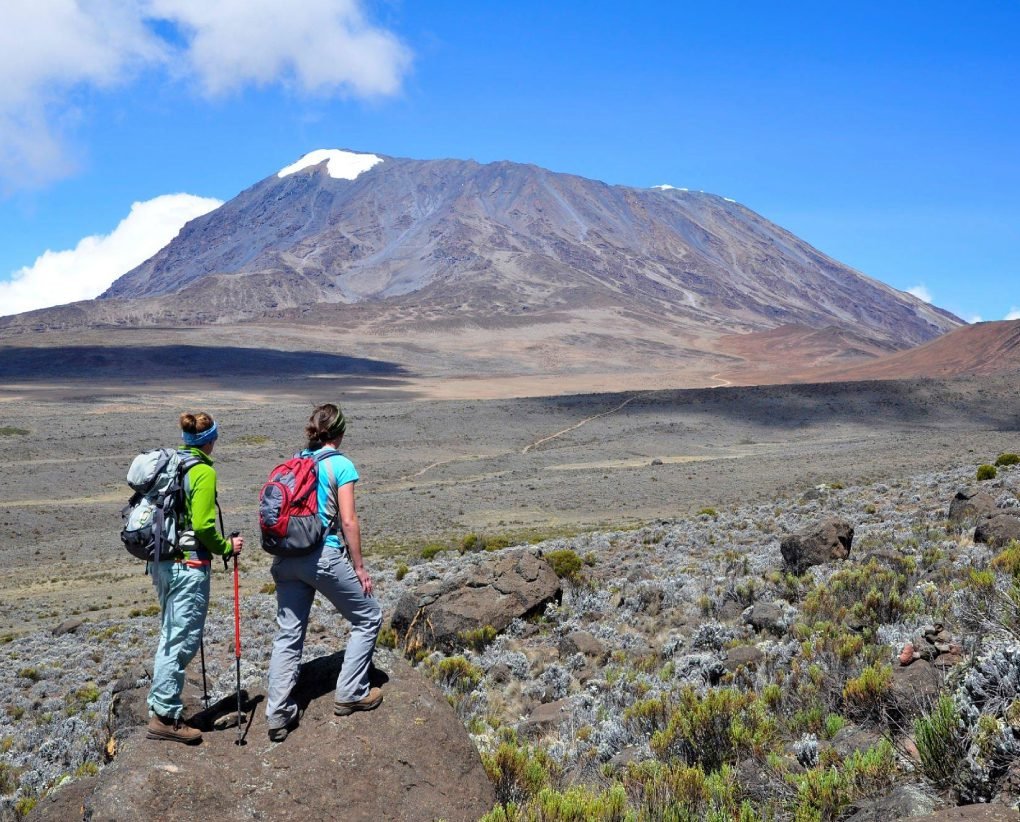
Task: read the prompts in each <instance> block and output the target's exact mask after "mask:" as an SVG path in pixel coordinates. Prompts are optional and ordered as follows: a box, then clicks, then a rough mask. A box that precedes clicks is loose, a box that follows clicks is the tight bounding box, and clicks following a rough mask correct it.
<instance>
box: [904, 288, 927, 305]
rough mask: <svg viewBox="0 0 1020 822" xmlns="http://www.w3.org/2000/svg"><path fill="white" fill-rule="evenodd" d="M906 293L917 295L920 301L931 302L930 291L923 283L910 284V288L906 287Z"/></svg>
mask: <svg viewBox="0 0 1020 822" xmlns="http://www.w3.org/2000/svg"><path fill="white" fill-rule="evenodd" d="M907 293H908V294H913V295H914V296H915V297H917V299H919V300H921V301H922V302H926V303H930V302H931V292H930V291H929V290H928V288H927V286H924V285H915V286H912V287H911V288H908V289H907Z"/></svg>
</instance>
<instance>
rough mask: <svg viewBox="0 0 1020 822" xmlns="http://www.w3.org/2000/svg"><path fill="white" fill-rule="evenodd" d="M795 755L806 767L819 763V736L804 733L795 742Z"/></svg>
mask: <svg viewBox="0 0 1020 822" xmlns="http://www.w3.org/2000/svg"><path fill="white" fill-rule="evenodd" d="M793 755H794V756H796V757H797V761H798V762H799V763H800V764H801V765H803V766H804V767H805V768H813V767H815V765H817V764H818V737H817V736H815V735H814V734H804V736H802V737H801V738H800V739H798V740H797V741H796V742H794V743H793Z"/></svg>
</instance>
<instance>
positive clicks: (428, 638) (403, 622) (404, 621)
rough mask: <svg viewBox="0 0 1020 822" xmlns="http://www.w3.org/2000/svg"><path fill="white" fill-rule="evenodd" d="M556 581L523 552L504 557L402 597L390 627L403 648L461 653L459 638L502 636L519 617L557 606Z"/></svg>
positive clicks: (548, 569) (544, 565) (542, 563)
mask: <svg viewBox="0 0 1020 822" xmlns="http://www.w3.org/2000/svg"><path fill="white" fill-rule="evenodd" d="M561 593H562V591H561V588H560V581H559V578H558V577H557V576H556V574H555V573H554V572H553V570H552V568H551V567H550V565H549V563H548V562H546V561H545V560H543V559H541V558H540V557H538V556H537V555H536V554H535V553H534V552H532V551H528V550H520V551H508V552H506V553H504V554H502V555H501V556H499V557H498V558H496V559H493V560H490V561H487V562H483V563H481V564H479V565H477V566H475V567H473V568H472V569H471V570H470V571H469V572H468V573H467V574H464V575H461V576H459V577H456V578H454V579H449V580H444V581H440V582H430V583H426V584H425V585H423V586H421V587H420V588H417V589H415V590H413V591H408V592H407V593H405V594H404V595H403V596H402V597H401V598H400V601H399V602H398V603H397V607H396V609H395V610H394V613H393V617H392V618H391V620H390V624H391V626H392V627H393V629H394V630H395V631H396V632H397V635H398V636H399V637H400V639H401V641H402V642H403V644H404V647H405V648H415V647H425V648H439V649H441V650H444V651H447V652H451V651H454V650H456V649H458V648H461V647H463V645H464V640H463V638H462V637H463V634H464V633H465V632H467V631H474V630H477V629H479V628H482V627H485V626H487V625H489V626H492V627H493V628H495V629H496V630H497V631H502V630H503V629H504V628H506V627H507V625H509V624H510V622H511V621H512V620H514V619H517V618H519V617H524V616H527V615H529V614H532V613H535V612H537V611H539V610H541V609H542V608H544V607H545V606H546V604H547V603H549V602H552V601H554V600H559V598H560V595H561Z"/></svg>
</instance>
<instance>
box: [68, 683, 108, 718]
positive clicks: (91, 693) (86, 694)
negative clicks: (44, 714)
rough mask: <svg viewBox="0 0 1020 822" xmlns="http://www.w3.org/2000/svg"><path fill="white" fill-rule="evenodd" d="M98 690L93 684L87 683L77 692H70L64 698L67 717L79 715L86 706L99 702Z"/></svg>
mask: <svg viewBox="0 0 1020 822" xmlns="http://www.w3.org/2000/svg"><path fill="white" fill-rule="evenodd" d="M99 696H100V690H99V687H98V686H97V685H96V683H95V682H87V683H86V684H85V685H82V686H81V687H80V688H79V689H78V690H77V691H72V692H71V693H69V694H68V695H67V696H66V697H65V698H64V703H65V706H66V707H65V709H64V710H65V711H66V713H67V715H68V716H74V715H75V714H79V713H81V712H82V711H83V710H84V709H85V706H86V705H91V704H92V703H93V702H97V701H98V700H99Z"/></svg>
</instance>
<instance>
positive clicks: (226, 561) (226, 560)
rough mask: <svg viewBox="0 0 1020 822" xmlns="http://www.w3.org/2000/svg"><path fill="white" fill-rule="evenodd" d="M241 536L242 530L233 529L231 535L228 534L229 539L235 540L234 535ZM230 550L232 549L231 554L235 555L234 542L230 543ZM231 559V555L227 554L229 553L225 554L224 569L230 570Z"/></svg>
mask: <svg viewBox="0 0 1020 822" xmlns="http://www.w3.org/2000/svg"><path fill="white" fill-rule="evenodd" d="M239 536H241V532H240V531H231V532H230V536H228V537H227V539H229V540H233V539H234V537H239ZM230 551H231V556H232V555H233V551H234V543H233V542H231V543H230ZM229 559H230V557H229V556H227V555H224V556H223V570H224V571H226V570H228V569H229V568H230V563H229V561H228V560H229Z"/></svg>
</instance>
